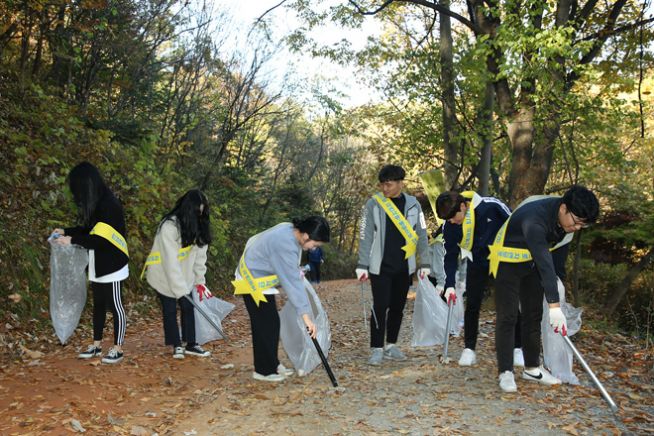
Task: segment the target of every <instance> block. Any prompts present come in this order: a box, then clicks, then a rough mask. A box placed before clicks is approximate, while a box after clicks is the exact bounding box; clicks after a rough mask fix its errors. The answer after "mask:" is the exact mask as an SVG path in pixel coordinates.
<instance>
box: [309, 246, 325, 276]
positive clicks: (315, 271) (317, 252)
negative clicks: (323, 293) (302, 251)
mask: <svg viewBox="0 0 654 436" xmlns="http://www.w3.org/2000/svg"><path fill="white" fill-rule="evenodd" d="M307 257H308V258H309V266H311V281H312V282H313V283H316V284H320V265H321V264H322V263H323V262H324V261H325V257H324V256H323V254H322V248H320V247H316V248H314V249H313V250H309V253H307Z"/></svg>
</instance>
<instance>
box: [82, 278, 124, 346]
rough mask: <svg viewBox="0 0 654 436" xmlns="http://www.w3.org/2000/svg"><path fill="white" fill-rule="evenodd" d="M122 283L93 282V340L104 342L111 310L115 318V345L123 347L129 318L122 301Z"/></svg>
mask: <svg viewBox="0 0 654 436" xmlns="http://www.w3.org/2000/svg"><path fill="white" fill-rule="evenodd" d="M122 284H123V282H122V281H119V282H111V283H98V282H91V289H92V291H93V340H94V341H101V340H102V331H103V330H104V323H105V321H106V320H107V310H108V309H111V312H112V314H113V317H114V345H123V342H124V341H125V328H126V327H127V317H126V316H125V309H124V308H123V302H122V299H121V289H122Z"/></svg>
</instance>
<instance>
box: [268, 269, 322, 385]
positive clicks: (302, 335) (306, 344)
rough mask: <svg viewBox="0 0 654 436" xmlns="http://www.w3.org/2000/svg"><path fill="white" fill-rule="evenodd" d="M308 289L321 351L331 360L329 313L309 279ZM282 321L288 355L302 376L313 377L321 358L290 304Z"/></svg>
mask: <svg viewBox="0 0 654 436" xmlns="http://www.w3.org/2000/svg"><path fill="white" fill-rule="evenodd" d="M304 288H305V289H306V291H307V296H308V297H309V302H310V303H311V311H312V312H313V323H314V324H315V325H316V329H317V331H318V333H317V335H316V340H317V341H318V344H319V345H320V348H322V351H323V353H324V355H325V357H328V355H329V348H330V347H331V332H330V330H329V319H327V312H325V309H324V308H323V307H322V304H321V303H320V299H319V298H318V294H316V291H315V290H314V289H313V287H312V286H311V284H310V283H309V282H308V281H307V279H306V278H305V279H304ZM279 318H280V323H281V326H280V331H279V334H280V337H281V339H282V346H283V347H284V351H286V355H287V356H288V358H289V359H290V360H291V363H292V364H293V367H294V368H295V370H296V371H297V374H298V375H299V376H304V375H306V374H309V373H310V372H311V371H313V370H314V369H315V368H316V367H317V366H318V365H320V364H321V363H322V361H321V360H320V356H318V352H317V351H316V347H315V346H314V345H313V341H312V340H311V337H310V336H309V334H308V333H307V330H306V326H305V324H304V321H303V320H302V318H301V317H300V316H299V315H298V314H297V312H296V311H295V307H293V305H292V304H291V303H290V302H289V301H287V302H286V303H285V304H284V307H283V308H282V310H281V311H280V312H279Z"/></svg>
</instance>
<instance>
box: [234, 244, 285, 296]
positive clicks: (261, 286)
mask: <svg viewBox="0 0 654 436" xmlns="http://www.w3.org/2000/svg"><path fill="white" fill-rule="evenodd" d="M238 272H239V274H240V275H241V277H242V278H241V279H239V280H233V281H232V285H234V295H244V294H251V295H252V299H253V300H254V302H255V303H256V304H257V306H259V302H260V301H263V302H264V303H267V302H268V300H266V296H265V295H263V291H265V290H266V289H269V288H274V287H276V286H279V277H277V276H276V275H272V276H265V277H259V278H254V277H253V276H252V273H251V272H250V270H249V269H248V266H247V265H246V264H245V252H243V256H241V260H240V261H239V262H238Z"/></svg>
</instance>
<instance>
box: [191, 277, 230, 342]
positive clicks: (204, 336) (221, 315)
mask: <svg viewBox="0 0 654 436" xmlns="http://www.w3.org/2000/svg"><path fill="white" fill-rule="evenodd" d="M208 290H209V289H208V288H207V291H208ZM191 294H192V295H193V302H194V303H195V304H197V305H198V306H199V307H200V309H202V311H203V312H204V313H206V314H207V315H209V317H210V318H211V320H212V321H213V322H214V323H216V325H217V326H218V327H220V328H221V329H222V327H223V326H222V323H221V322H222V320H223V319H225V317H226V316H227V315H229V313H230V312H231V311H232V310H233V309H234V305H233V304H232V303H229V302H227V301H225V300H221V299H220V298H218V297H216V296H215V295H213V294H212V293H211V292H208V293H204V292H198V289H197V288H196V287H195V286H194V287H193V292H191ZM194 317H195V342H197V343H198V344H200V345H204V344H206V343H207V342H211V341H216V340H218V339H224V338H223V337H222V336H221V334H220V333H218V331H216V329H215V328H214V327H213V326H212V325H211V323H210V322H209V321H207V319H206V318H205V317H204V316H203V315H202V314H201V313H200V312H198V311H197V310H194Z"/></svg>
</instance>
